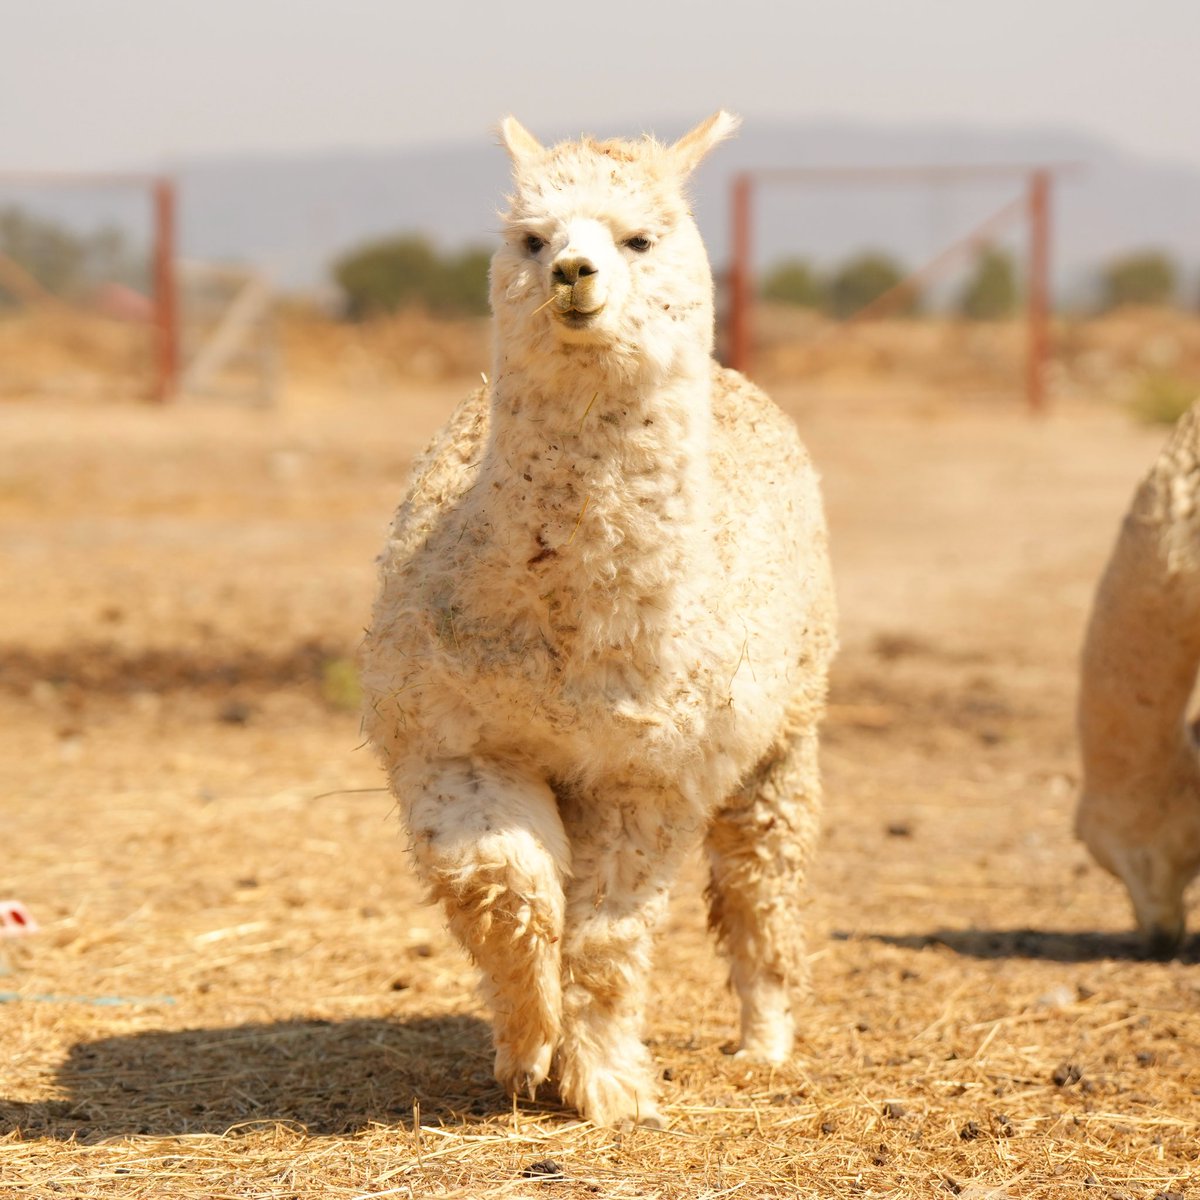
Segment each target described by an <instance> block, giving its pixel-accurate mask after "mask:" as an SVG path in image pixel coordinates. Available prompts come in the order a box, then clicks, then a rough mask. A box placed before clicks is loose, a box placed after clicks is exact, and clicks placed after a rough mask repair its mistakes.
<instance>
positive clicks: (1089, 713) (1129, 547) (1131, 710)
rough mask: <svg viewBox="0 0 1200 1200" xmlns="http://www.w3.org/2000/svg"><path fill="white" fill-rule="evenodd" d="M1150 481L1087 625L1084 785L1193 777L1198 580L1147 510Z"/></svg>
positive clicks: (1199, 655)
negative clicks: (1191, 714) (1190, 717)
mask: <svg viewBox="0 0 1200 1200" xmlns="http://www.w3.org/2000/svg"><path fill="white" fill-rule="evenodd" d="M1156 482H1157V481H1155V480H1153V479H1152V480H1151V481H1148V483H1147V484H1146V485H1144V486H1143V489H1142V492H1139V495H1138V498H1137V500H1135V505H1134V509H1133V511H1132V512H1131V513H1130V515H1129V517H1128V518H1126V522H1125V526H1124V528H1123V529H1122V532H1121V536H1120V538H1119V539H1118V542H1117V547H1116V550H1115V551H1114V553H1113V557H1112V561H1111V562H1110V563H1109V566H1108V569H1107V570H1106V572H1105V575H1104V578H1103V579H1102V581H1101V584H1100V588H1099V590H1098V592H1097V595H1096V603H1095V608H1094V610H1093V612H1092V618H1091V622H1090V624H1089V627H1088V634H1087V640H1086V643H1085V645H1084V653H1083V663H1082V674H1081V687H1080V697H1079V732H1080V744H1081V749H1082V752H1083V763H1084V770H1085V775H1086V779H1085V787H1094V788H1110V789H1119V790H1127V789H1128V788H1130V787H1147V788H1161V786H1162V785H1163V784H1164V783H1166V782H1167V781H1168V780H1169V779H1170V778H1171V777H1172V776H1174V775H1176V774H1178V773H1179V772H1180V771H1181V770H1183V771H1194V764H1195V753H1194V751H1193V749H1192V742H1191V738H1190V735H1189V734H1188V731H1187V728H1186V719H1187V713H1188V703H1189V700H1190V698H1191V695H1192V690H1193V687H1194V685H1195V681H1196V667H1197V663H1198V662H1200V636H1198V634H1200V580H1195V579H1190V578H1189V577H1188V576H1189V574H1193V575H1194V574H1195V573H1196V572H1195V568H1194V567H1193V568H1192V569H1191V571H1190V572H1189V571H1186V570H1184V571H1181V570H1179V569H1178V567H1177V566H1176V565H1175V563H1174V562H1173V558H1172V552H1171V541H1172V535H1173V534H1174V533H1176V532H1178V531H1177V530H1173V529H1172V528H1171V527H1170V525H1169V524H1164V522H1163V521H1162V520H1161V509H1160V510H1159V511H1158V513H1157V514H1155V513H1154V512H1153V509H1154V508H1155V505H1154V504H1153V503H1152V501H1154V500H1155V499H1161V496H1156V495H1155V494H1154V493H1155V488H1154V484H1155V483H1156ZM1148 493H1149V494H1148Z"/></svg>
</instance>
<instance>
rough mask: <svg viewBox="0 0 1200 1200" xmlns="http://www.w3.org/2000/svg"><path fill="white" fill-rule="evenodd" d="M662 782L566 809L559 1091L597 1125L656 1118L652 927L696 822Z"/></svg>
mask: <svg viewBox="0 0 1200 1200" xmlns="http://www.w3.org/2000/svg"><path fill="white" fill-rule="evenodd" d="M682 810H683V805H682V804H681V803H680V802H677V801H672V802H671V804H670V805H668V804H666V803H665V802H664V796H663V794H662V793H659V792H647V793H645V794H639V793H638V792H637V791H635V790H632V789H626V790H625V791H623V793H622V794H621V798H620V799H619V800H610V799H609V798H607V797H590V798H589V803H588V805H587V808H586V810H584V811H583V812H582V813H581V814H577V818H576V819H575V820H574V821H571V820H569V819H568V832H569V835H570V838H571V847H572V853H573V856H574V857H573V877H572V878H571V880H570V881H569V882H568V885H567V932H566V937H565V946H564V951H563V973H564V980H565V982H564V989H563V1040H562V1048H561V1051H560V1057H559V1077H560V1083H561V1090H562V1095H563V1099H564V1100H566V1101H567V1102H568V1103H569V1104H572V1105H574V1107H575V1108H577V1109H578V1110H579V1111H580V1112H581V1113H583V1115H584V1116H586V1117H588V1118H589V1119H590V1120H592V1121H594V1122H596V1124H598V1125H613V1124H617V1123H619V1122H621V1121H626V1120H630V1121H637V1122H639V1123H641V1124H644V1125H656V1126H657V1125H661V1124H662V1117H661V1115H660V1113H659V1111H658V1104H657V1088H656V1086H655V1082H654V1075H653V1071H652V1064H651V1060H650V1054H649V1051H648V1050H647V1049H646V1046H645V1045H644V1044H643V1042H642V1038H641V1032H642V1019H643V1015H644V1010H645V998H646V980H647V976H648V974H649V970H650V955H651V943H652V938H653V933H654V928H655V926H656V925H657V924H658V921H659V919H660V918H661V916H662V914H663V912H664V910H665V908H666V904H667V899H668V895H669V890H670V887H671V884H672V882H673V881H674V878H675V875H676V874H677V872H678V869H679V865H680V862H681V860H682V858H683V855H684V853H685V852H686V850H687V848H688V847H689V846H690V845H692V844H693V843H694V841H695V840H696V839H697V836H698V829H699V824H700V823H699V822H698V820H697V819H696V818H695V817H694V816H692V815H691V814H690V813H687V812H683V811H682Z"/></svg>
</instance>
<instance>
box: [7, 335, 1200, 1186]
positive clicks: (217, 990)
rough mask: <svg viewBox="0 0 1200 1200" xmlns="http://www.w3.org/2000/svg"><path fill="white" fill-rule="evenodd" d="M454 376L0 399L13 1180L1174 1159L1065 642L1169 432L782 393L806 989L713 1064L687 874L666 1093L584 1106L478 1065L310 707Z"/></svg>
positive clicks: (718, 1012) (1181, 996)
mask: <svg viewBox="0 0 1200 1200" xmlns="http://www.w3.org/2000/svg"><path fill="white" fill-rule="evenodd" d="M335 336H340V334H329V337H330V338H333V337H335ZM1088 336H1089V337H1092V336H1098V335H1093V334H1091V333H1089V335H1088ZM319 344H320V343H319V342H318V341H314V343H313V346H312V348H311V350H310V352H311V353H312V354H314V355H316V354H317V350H318V348H319ZM387 370H390V368H388V367H386V366H381V367H380V371H381V372H385V371H387ZM463 386H466V384H465V383H462V384H458V383H456V384H455V385H454V386H453V387H449V388H444V389H437V388H434V389H428V388H425V387H422V388H421V389H420V390H416V389H413V390H411V391H405V390H403V388H402V387H401V385H400V384H397V385H396V390H395V391H393V392H391V393H389V394H388V395H386V396H384V395H383V394H382V393H380V394H372V395H370V396H368V397H366V398H365V399H364V398H362V397H359V396H355V395H351V394H349V393H347V392H344V391H338V390H335V389H333V385H332V384H328V385H326V384H321V385H320V386H318V384H317V383H314V382H311V381H309V382H308V383H305V381H304V380H300V381H298V383H297V387H296V390H294V391H293V392H290V393H289V397H288V402H287V403H286V404H285V405H284V406H283V407H282V408H281V409H280V410H279V411H277V412H274V413H266V414H264V413H255V414H247V413H244V412H240V411H229V410H217V409H208V410H202V409H188V410H182V411H179V412H175V413H170V414H163V413H159V412H153V411H149V410H141V409H137V408H135V407H133V406H129V405H120V406H118V405H110V406H97V407H96V408H95V410H94V411H92V410H88V409H86V408H81V407H80V406H78V405H66V404H62V403H58V402H55V401H42V402H39V403H38V404H36V405H34V404H25V405H9V406H7V407H0V444H4V445H6V446H9V447H11V448H12V449H13V450H14V453H13V454H11V455H10V456H9V457H8V458H7V459H5V460H3V461H0V559H2V560H3V561H4V562H5V564H6V587H5V588H4V589H0V628H2V629H3V631H4V632H3V634H2V635H0V818H2V819H3V822H4V838H5V842H4V844H5V848H6V851H7V853H6V854H5V857H4V870H3V873H2V874H0V893H3V894H11V895H13V896H16V897H19V898H20V899H22V900H24V901H25V902H26V903H27V904H28V905H29V906H30V908H31V909H32V910H33V912H34V913H35V915H36V916H37V917H38V918H39V919H40V921H41V923H42V926H43V932H42V933H41V934H40V935H38V936H37V937H36V938H30V939H28V940H27V941H25V942H23V943H21V944H15V943H14V944H13V945H11V946H10V947H9V948H8V949H7V950H6V951H5V955H6V957H5V960H4V961H6V962H7V968H8V972H9V973H8V974H7V975H3V976H2V977H0V992H16V993H18V994H19V996H20V997H21V998H20V999H18V1000H15V1001H7V1002H4V1003H0V1062H3V1064H4V1066H3V1075H2V1076H0V1197H4V1198H5V1200H7V1197H9V1196H12V1197H38V1198H39V1200H40V1198H42V1197H51V1196H71V1197H86V1198H91V1197H155V1198H158V1197H189V1198H195V1200H199V1198H202V1197H203V1198H206V1200H207V1198H225V1197H228V1198H234V1197H237V1198H239V1200H241V1198H250V1197H254V1198H267V1197H270V1198H273V1200H284V1198H286V1197H298V1198H304V1200H308V1198H317V1197H322V1198H334V1200H342V1198H345V1200H350V1198H352V1197H363V1198H365V1197H370V1196H380V1197H382V1196H397V1197H406V1196H413V1197H425V1196H446V1197H484V1196H486V1197H540V1198H561V1200H577V1198H583V1197H594V1196H605V1197H614V1198H617V1200H621V1198H626V1197H628V1198H632V1197H639V1198H640V1197H660V1198H662V1200H685V1198H686V1200H695V1198H699V1197H706V1198H713V1200H715V1198H716V1197H724V1196H743V1197H747V1198H749V1197H764V1198H770V1197H790V1196H806V1197H807V1196H812V1197H845V1196H864V1197H867V1196H869V1197H912V1196H938V1195H961V1196H968V1197H983V1196H1011V1197H1014V1198H1017V1197H1020V1198H1022V1200H1024V1198H1026V1197H1029V1198H1037V1200H1042V1198H1044V1200H1061V1198H1065V1197H1077V1196H1097V1197H1106V1198H1107V1197H1114V1198H1115V1197H1131V1198H1136V1200H1153V1198H1154V1197H1156V1196H1160V1195H1171V1194H1176V1195H1178V1194H1183V1195H1189V1196H1191V1195H1194V1194H1195V1193H1196V1192H1197V1191H1198V1190H1200V1178H1198V1177H1200V1164H1198V1161H1197V1160H1198V1155H1200V1137H1198V1135H1200V1094H1198V1093H1200V975H1198V974H1197V965H1196V962H1197V959H1198V958H1200V941H1198V940H1197V939H1196V938H1193V939H1192V940H1191V942H1190V943H1189V946H1188V956H1187V961H1185V962H1177V963H1170V964H1159V963H1147V962H1143V961H1140V960H1139V959H1138V958H1137V956H1136V946H1135V944H1134V942H1133V940H1132V938H1131V937H1130V936H1129V934H1128V932H1127V930H1128V926H1129V918H1128V914H1127V912H1126V907H1125V904H1124V901H1123V897H1122V896H1121V894H1120V893H1119V890H1118V889H1117V888H1116V886H1115V885H1114V884H1113V883H1112V882H1111V881H1110V880H1108V879H1107V878H1106V877H1104V876H1103V875H1101V873H1100V872H1099V871H1097V870H1096V869H1095V868H1094V867H1093V866H1092V865H1091V864H1090V863H1089V861H1088V859H1087V858H1086V856H1085V855H1084V853H1083V851H1082V850H1081V849H1080V848H1079V847H1078V846H1077V845H1076V844H1075V843H1074V842H1073V841H1072V840H1071V837H1070V830H1069V824H1070V810H1071V806H1072V802H1073V788H1074V778H1073V773H1074V770H1075V766H1074V754H1073V747H1072V734H1071V720H1070V710H1071V701H1072V694H1073V686H1074V684H1073V677H1074V676H1073V672H1074V656H1075V646H1076V644H1077V641H1078V636H1079V633H1080V630H1081V626H1082V621H1083V617H1084V613H1085V610H1086V605H1087V602H1088V596H1089V592H1090V588H1091V584H1092V580H1093V579H1094V578H1095V575H1096V572H1097V570H1098V567H1099V563H1100V561H1101V559H1102V557H1103V555H1104V552H1105V550H1106V548H1107V545H1108V543H1109V540H1110V538H1111V537H1112V535H1113V533H1114V531H1115V526H1116V521H1117V518H1118V515H1119V512H1120V510H1121V508H1122V507H1123V505H1124V503H1125V501H1126V499H1127V496H1128V494H1129V492H1130V490H1131V488H1132V485H1133V481H1134V479H1135V478H1136V476H1137V474H1138V472H1139V471H1140V470H1141V469H1142V467H1143V465H1144V464H1145V463H1146V462H1147V461H1148V460H1149V457H1150V455H1151V454H1152V453H1153V450H1154V447H1155V446H1156V445H1157V442H1158V440H1159V437H1160V434H1158V433H1155V432H1154V431H1147V430H1145V429H1141V428H1138V427H1134V426H1131V425H1129V424H1128V423H1127V422H1126V419H1125V418H1124V417H1123V416H1122V415H1121V414H1120V413H1118V412H1116V411H1114V410H1112V409H1108V408H1104V409H1096V408H1095V407H1091V408H1089V407H1087V406H1084V405H1079V404H1076V405H1075V406H1074V407H1072V408H1071V409H1070V411H1069V415H1060V416H1058V417H1056V418H1052V419H1051V420H1049V421H1047V422H1044V423H1042V424H1040V425H1038V426H1036V427H1035V426H1033V425H1031V424H1029V423H1027V422H1025V421H1024V420H1023V419H1022V418H1021V417H1019V416H1016V415H1013V413H1012V412H1011V411H993V412H980V411H979V410H978V409H972V410H970V411H965V412H954V411H949V410H945V409H941V408H936V407H935V408H930V407H929V404H928V403H927V399H928V398H927V397H926V398H922V396H921V395H920V394H918V393H913V395H912V399H913V404H912V405H911V406H909V407H908V408H906V409H905V410H903V411H897V410H896V409H894V408H893V407H891V399H890V397H891V395H892V393H891V392H890V391H888V390H887V389H884V391H883V392H881V395H882V396H883V397H884V398H883V399H881V400H880V401H879V402H878V403H877V404H876V406H875V408H874V409H872V408H871V403H872V402H871V398H870V393H869V391H867V392H863V393H861V395H862V396H863V399H862V402H861V404H860V405H858V406H857V407H854V408H852V409H847V408H845V407H844V406H842V405H841V404H840V403H836V404H835V403H830V404H825V403H823V402H822V399H821V397H820V395H819V394H817V393H816V392H815V391H814V390H813V389H812V388H811V387H807V388H806V389H804V390H803V391H801V390H800V389H799V388H796V389H792V390H789V389H788V388H786V387H781V388H780V389H779V390H780V393H781V394H782V395H783V397H784V399H785V400H786V401H788V402H789V403H790V404H791V405H792V407H793V409H794V410H795V411H798V412H800V413H801V414H802V418H803V424H804V425H805V430H806V435H807V437H808V439H809V441H810V443H811V444H812V446H813V448H814V451H815V454H816V457H817V459H818V461H819V462H820V464H821V467H822V470H823V473H824V475H825V479H826V484H827V488H828V493H829V499H830V509H831V518H832V526H833V534H834V550H835V564H836V566H837V568H838V572H839V578H840V580H841V584H840V587H841V594H842V605H843V610H844V615H845V623H844V634H845V643H846V649H845V652H844V653H843V656H842V658H841V659H840V661H839V664H838V669H837V673H836V678H835V685H834V697H833V700H834V703H833V707H832V712H831V718H830V722H829V726H828V731H827V737H826V747H825V770H826V778H827V785H828V790H829V805H828V820H827V823H826V832H825V837H824V844H823V846H822V850H821V858H820V862H819V864H818V867H817V870H816V875H815V879H814V888H813V900H812V904H811V909H810V912H809V914H808V919H809V923H810V927H811V930H812V933H811V940H810V949H811V955H812V975H813V995H812V998H811V1000H810V1001H809V1003H808V1005H807V1006H806V1008H805V1010H804V1013H803V1015H802V1020H801V1028H802V1036H801V1039H800V1041H799V1044H798V1048H797V1049H798V1053H797V1057H796V1061H795V1063H794V1064H793V1065H790V1066H788V1067H787V1068H783V1069H777V1070H769V1069H762V1068H753V1067H749V1066H747V1065H745V1064H743V1063H741V1062H740V1061H738V1060H737V1059H735V1058H733V1057H731V1056H730V1055H729V1054H727V1053H726V1050H727V1049H728V1045H729V1042H730V1040H731V1038H732V1037H733V1033H734V1029H735V1017H736V1014H735V1010H734V1004H733V1001H732V999H731V997H730V995H729V993H728V990H727V988H726V987H725V982H724V971H723V967H722V965H721V963H720V961H719V959H718V958H717V956H716V955H715V953H714V951H713V950H712V948H711V946H710V944H709V941H708V939H707V936H706V934H705V931H704V928H703V926H704V913H703V908H702V904H701V901H700V899H699V894H700V889H701V884H702V871H701V866H700V864H699V862H697V863H695V864H694V865H693V867H692V869H691V870H690V872H689V876H688V878H687V879H686V880H684V881H683V883H682V884H681V886H680V888H679V890H678V894H677V896H676V898H675V901H674V903H673V906H672V909H671V913H670V917H669V920H668V923H667V925H666V927H665V928H664V930H663V933H662V936H661V938H660V945H659V970H658V972H657V974H656V977H655V987H654V996H653V1003H652V1007H651V1011H650V1012H649V1014H648V1019H647V1033H648V1036H649V1038H650V1040H651V1045H652V1049H653V1052H654V1055H655V1059H656V1061H657V1063H658V1064H659V1066H660V1067H661V1069H662V1072H663V1077H664V1079H663V1090H664V1099H665V1105H664V1108H665V1111H666V1113H667V1115H668V1116H669V1118H670V1121H671V1125H670V1128H669V1129H667V1130H666V1131H662V1132H658V1131H650V1130H642V1129H629V1130H623V1131H622V1130H617V1131H614V1130H598V1129H594V1128H592V1127H591V1126H590V1125H587V1124H585V1123H583V1122H580V1121H579V1120H578V1119H577V1118H576V1117H575V1116H574V1115H573V1114H572V1113H570V1112H567V1111H564V1110H562V1109H561V1108H560V1107H559V1106H558V1105H557V1104H556V1102H555V1098H554V1096H553V1095H552V1094H551V1092H549V1091H547V1093H546V1094H545V1095H544V1096H542V1097H539V1100H538V1101H537V1102H535V1103H524V1102H522V1103H520V1104H519V1105H518V1106H517V1107H516V1109H515V1110H514V1108H513V1107H512V1105H511V1102H510V1101H509V1100H508V1099H507V1098H506V1097H504V1096H503V1095H502V1094H501V1093H500V1092H499V1090H498V1089H497V1088H496V1086H495V1085H494V1084H493V1082H492V1081H491V1075H490V1050H489V1046H488V1034H487V1025H486V1015H485V1014H484V1013H483V1011H482V1009H481V1008H480V1006H479V1004H478V1002H477V1000H476V997H475V990H474V981H473V976H472V972H471V970H470V968H469V966H468V965H467V964H466V963H465V961H464V960H463V958H462V956H461V954H460V953H459V952H458V950H457V949H456V948H455V947H454V946H453V945H452V943H451V942H450V940H449V939H448V937H447V936H446V935H445V933H444V932H443V930H442V928H441V924H440V921H439V919H438V917H437V914H436V913H435V912H433V911H431V910H429V909H427V908H425V907H423V906H422V905H421V904H420V903H419V897H418V895H417V892H416V889H415V887H414V885H413V882H412V880H411V878H410V876H409V875H408V872H407V870H406V867H405V865H404V859H403V853H402V846H401V844H400V837H399V832H398V829H397V827H396V824H395V820H394V816H393V815H392V812H391V801H390V800H389V798H388V797H387V796H386V795H384V794H381V793H379V792H377V791H372V790H370V789H373V788H376V787H377V786H378V783H379V778H378V773H377V771H376V768H375V766H374V764H373V763H372V761H371V760H370V759H369V758H368V757H367V755H366V753H365V752H364V751H361V750H359V751H356V750H355V749H354V747H355V746H356V744H357V742H358V737H357V728H356V723H355V719H354V716H353V714H352V713H350V712H348V711H347V710H346V708H345V706H344V692H345V689H346V687H348V686H350V684H348V683H347V681H346V679H345V678H344V662H345V659H346V658H347V656H349V655H351V654H352V653H353V648H354V645H355V642H356V640H357V637H358V629H359V626H360V624H361V622H362V620H363V619H364V616H365V612H366V608H367V605H368V603H369V598H370V594H371V591H372V586H373V582H372V576H373V571H372V567H371V560H372V556H373V555H374V553H375V551H376V549H377V547H378V543H379V539H380V537H381V533H382V529H383V526H384V523H385V521H386V516H387V511H388V509H389V507H390V505H391V503H392V502H393V500H394V499H395V497H396V496H397V495H398V493H399V490H400V487H401V484H402V479H401V476H402V472H403V467H404V463H405V461H406V460H407V458H408V457H409V456H410V455H411V453H412V451H413V449H414V448H415V447H416V446H417V445H419V444H420V442H421V441H422V440H423V438H424V437H425V435H426V433H427V432H428V430H429V429H430V428H431V427H432V425H433V424H434V423H435V422H436V420H437V419H438V417H439V416H440V414H441V413H442V412H444V411H445V409H446V407H447V406H448V404H449V403H450V402H451V401H452V399H453V397H454V396H455V395H457V394H458V392H459V391H460V390H461V389H462V387H463ZM863 386H865V385H863ZM323 387H324V388H326V390H324V391H323V390H322V388H323ZM68 418H69V419H68ZM331 679H332V680H333V681H334V682H335V683H336V686H333V685H331V682H330V681H331ZM351 683H352V681H351ZM358 789H363V790H358ZM39 997H64V998H66V999H60V1000H50V999H41V998H39ZM112 997H117V998H121V997H124V998H127V999H131V1000H134V1001H137V1000H138V998H141V1002H135V1003H121V1004H103V1003H96V1001H100V1000H103V999H104V998H112ZM156 997H157V998H159V999H158V1000H155V999H154V998H156ZM72 998H73V999H72ZM89 1001H91V1002H89ZM168 1001H169V1002H168ZM538 1164H541V1165H540V1166H538ZM555 1171H557V1172H558V1173H557V1174H555V1173H553V1172H555Z"/></svg>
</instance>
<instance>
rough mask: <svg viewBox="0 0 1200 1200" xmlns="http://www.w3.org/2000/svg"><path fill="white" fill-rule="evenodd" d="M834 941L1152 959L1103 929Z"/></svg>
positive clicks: (1183, 954)
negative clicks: (862, 941) (1103, 931)
mask: <svg viewBox="0 0 1200 1200" xmlns="http://www.w3.org/2000/svg"><path fill="white" fill-rule="evenodd" d="M833 936H834V938H835V939H836V940H838V941H853V940H857V939H858V938H859V937H861V938H862V939H863V940H866V941H873V942H883V943H884V944H886V945H888V946H900V947H902V948H904V949H906V950H924V949H925V948H926V947H927V946H945V947H946V948H947V949H949V950H953V951H954V953H955V954H961V955H963V956H965V957H968V958H993V959H994V958H1029V959H1042V960H1045V961H1047V962H1060V963H1084V962H1100V961H1104V960H1117V961H1125V962H1143V961H1146V960H1147V959H1151V958H1153V956H1152V955H1151V954H1149V953H1148V952H1147V950H1146V945H1145V942H1144V941H1143V940H1142V938H1141V937H1139V936H1138V934H1136V933H1133V932H1129V933H1101V932H1099V931H1093V930H1087V931H1078V932H1066V931H1062V930H1054V929H937V930H934V931H933V932H932V933H918V934H908V935H904V936H901V935H896V934H886V933H872V934H865V935H856V934H850V933H835V934H834V935H833ZM1176 957H1178V958H1179V959H1180V960H1182V961H1183V962H1186V963H1194V962H1200V935H1197V934H1193V935H1192V936H1191V937H1189V938H1187V939H1186V940H1185V941H1184V944H1183V946H1182V947H1181V948H1180V950H1179V953H1178V955H1177V956H1176Z"/></svg>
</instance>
